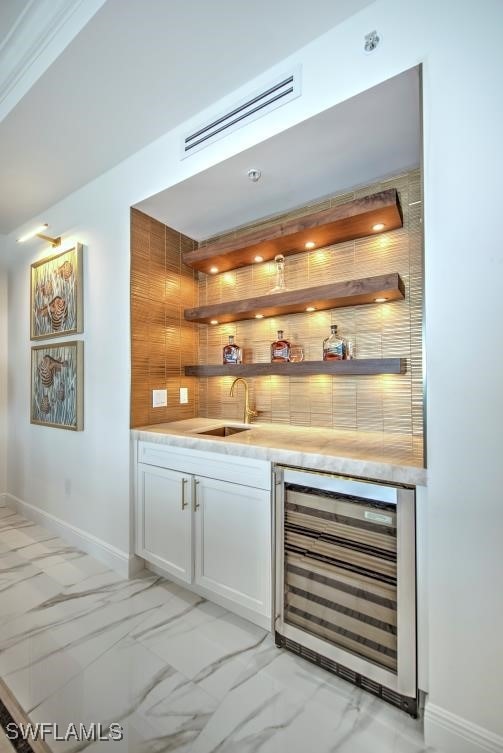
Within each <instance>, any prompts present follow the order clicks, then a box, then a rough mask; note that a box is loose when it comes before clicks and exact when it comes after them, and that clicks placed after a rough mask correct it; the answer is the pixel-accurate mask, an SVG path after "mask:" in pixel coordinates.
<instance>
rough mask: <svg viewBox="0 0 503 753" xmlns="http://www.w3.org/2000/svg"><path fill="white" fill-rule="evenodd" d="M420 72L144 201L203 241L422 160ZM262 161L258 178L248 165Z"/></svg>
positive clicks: (384, 85) (160, 216)
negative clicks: (250, 173)
mask: <svg viewBox="0 0 503 753" xmlns="http://www.w3.org/2000/svg"><path fill="white" fill-rule="evenodd" d="M419 101H420V100H419V72H418V69H417V68H415V69H412V70H410V71H406V72H405V73H402V74H401V75H399V76H395V77H394V78H392V79H389V80H388V81H385V82H384V83H382V84H379V85H378V86H376V87H374V88H373V89H369V90H368V91H366V92H364V93H362V94H360V95H358V96H357V97H353V98H352V99H349V100H347V101H346V102H343V103H341V104H340V105H338V106H337V107H333V108H331V109H330V110H327V111H326V112H324V113H321V114H320V115H317V116H316V117H314V118H311V119H309V120H306V121H304V122H303V123H301V124H299V125H297V126H295V127H294V128H290V129H289V130H288V131H284V132H283V133H280V134H279V135H277V136H274V137H273V138H271V139H268V140H267V141H265V142H262V143H261V144H258V145H257V146H255V147H253V148H252V149H249V150H247V151H245V152H241V153H240V154H238V155H237V156H235V157H232V158H231V159H228V160H226V161H225V162H221V163H220V164H218V165H216V166H214V167H212V168H211V169H209V170H206V171H205V172H202V173H199V174H198V175H195V176H194V177H192V178H190V179H189V180H186V181H184V182H182V183H178V184H177V185H176V186H173V187H172V188H169V189H167V190H166V191H162V192H161V193H158V194H156V195H155V196H152V197H150V198H148V199H146V200H145V201H142V202H141V203H139V204H137V207H138V208H139V209H141V210H142V211H143V212H145V213H146V214H149V215H151V216H152V217H155V218H156V219H158V220H160V221H161V222H164V223H165V224H166V225H169V226H170V227H173V228H176V229H177V230H179V231H181V232H183V233H185V234H186V235H188V236H190V237H191V238H194V239H196V240H202V239H204V238H209V237H210V236H212V235H216V234H218V233H220V232H223V231H225V230H228V229H231V228H235V227H238V226H239V225H245V224H247V223H249V222H252V221H253V220H256V219H258V218H261V217H266V216H268V215H271V214H276V213H279V212H283V211H287V210H289V209H291V208H293V207H297V206H301V205H303V204H306V203H309V202H311V201H313V200H314V199H317V198H319V197H322V196H328V195H329V194H335V193H338V192H342V191H345V190H348V189H350V188H354V187H355V186H365V185H368V184H369V183H372V182H373V181H374V180H377V179H380V178H383V177H386V176H391V175H396V174H397V173H400V172H402V171H404V170H407V169H409V168H412V167H416V166H417V165H419V163H420V149H421V147H420V116H419ZM252 167H258V168H259V169H260V170H261V171H262V178H261V179H260V181H259V182H258V183H252V182H250V180H249V179H248V177H247V171H248V170H249V169H250V168H252Z"/></svg>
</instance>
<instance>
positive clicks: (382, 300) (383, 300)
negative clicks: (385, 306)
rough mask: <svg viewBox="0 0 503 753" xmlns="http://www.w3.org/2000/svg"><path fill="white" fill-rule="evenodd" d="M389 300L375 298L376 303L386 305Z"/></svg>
mask: <svg viewBox="0 0 503 753" xmlns="http://www.w3.org/2000/svg"><path fill="white" fill-rule="evenodd" d="M387 300H388V299H387V298H374V303H384V302H385V301H387Z"/></svg>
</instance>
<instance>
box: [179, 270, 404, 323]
mask: <svg viewBox="0 0 503 753" xmlns="http://www.w3.org/2000/svg"><path fill="white" fill-rule="evenodd" d="M404 297H405V289H404V285H403V282H402V280H401V278H400V275H399V274H397V273H396V272H393V273H391V274H387V275H378V276H377V277H364V278H362V279H361V280H346V281H344V282H332V283H330V284H329V285H317V286H316V287H313V288H301V289H300V290H287V291H285V292H284V293H269V294H268V295H262V296H258V297H256V298H245V299H244V300H240V301H225V302H224V303H215V304H211V305H210V306H199V307H198V308H194V309H185V311H184V312H183V313H184V317H185V319H186V320H187V321H189V322H199V323H200V324H227V323H228V322H237V321H240V320H242V319H256V318H259V319H261V318H265V317H269V316H279V315H280V314H299V313H301V312H303V311H304V312H305V311H306V310H307V309H309V310H316V311H324V310H326V309H335V308H342V307H344V306H359V305H362V304H365V303H375V302H383V301H396V300H400V299H403V298H404Z"/></svg>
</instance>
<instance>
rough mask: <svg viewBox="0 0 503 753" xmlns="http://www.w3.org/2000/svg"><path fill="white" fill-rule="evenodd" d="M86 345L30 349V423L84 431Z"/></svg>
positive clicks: (76, 344) (76, 342)
mask: <svg viewBox="0 0 503 753" xmlns="http://www.w3.org/2000/svg"><path fill="white" fill-rule="evenodd" d="M83 378H84V343H83V342H82V341H81V340H78V341H77V340H74V341H73V342H64V343H61V344H59V345H53V344H49V345H36V346H34V347H32V349H31V423H32V424H41V425H42V426H54V427H56V428H58V429H72V430H73V431H82V429H83V428H84V400H83V397H84V392H83V388H84V385H83Z"/></svg>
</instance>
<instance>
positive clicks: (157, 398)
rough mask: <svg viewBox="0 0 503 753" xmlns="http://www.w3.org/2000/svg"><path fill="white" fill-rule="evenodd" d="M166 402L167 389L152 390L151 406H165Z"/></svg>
mask: <svg viewBox="0 0 503 753" xmlns="http://www.w3.org/2000/svg"><path fill="white" fill-rule="evenodd" d="M167 404H168V390H152V408H165V407H166V406H167Z"/></svg>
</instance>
